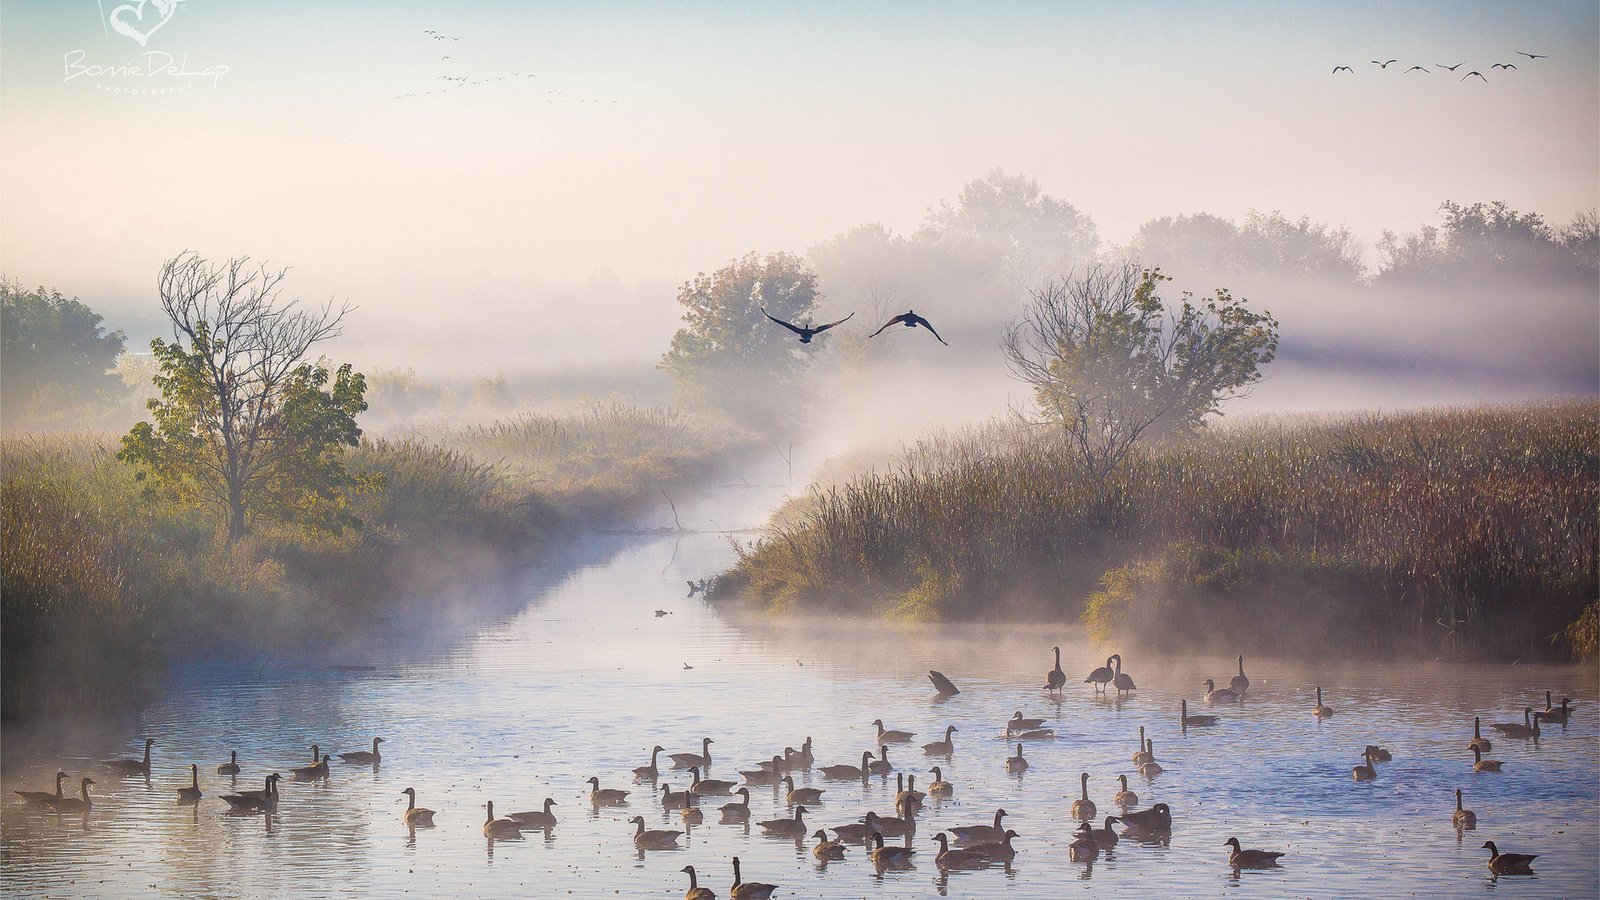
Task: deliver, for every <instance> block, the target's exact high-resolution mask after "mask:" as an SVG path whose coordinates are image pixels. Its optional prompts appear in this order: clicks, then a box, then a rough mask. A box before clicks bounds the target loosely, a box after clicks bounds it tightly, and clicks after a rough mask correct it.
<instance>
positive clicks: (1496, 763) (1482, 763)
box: [1472, 747, 1500, 772]
mask: <svg viewBox="0 0 1600 900" xmlns="http://www.w3.org/2000/svg"><path fill="white" fill-rule="evenodd" d="M1472 771H1474V772H1498V771H1500V760H1498V759H1484V758H1483V751H1482V750H1479V749H1478V748H1477V747H1473V748H1472Z"/></svg>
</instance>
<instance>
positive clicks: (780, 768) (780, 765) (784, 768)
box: [756, 747, 800, 772]
mask: <svg viewBox="0 0 1600 900" xmlns="http://www.w3.org/2000/svg"><path fill="white" fill-rule="evenodd" d="M799 763H800V751H798V750H796V749H794V748H793V747H785V748H783V755H782V756H774V757H773V758H771V759H768V760H763V761H762V762H758V763H756V768H758V769H770V770H771V771H774V772H792V771H794V770H795V769H798V768H799V767H800V765H799Z"/></svg>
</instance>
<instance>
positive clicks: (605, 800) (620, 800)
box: [589, 777, 632, 806]
mask: <svg viewBox="0 0 1600 900" xmlns="http://www.w3.org/2000/svg"><path fill="white" fill-rule="evenodd" d="M630 793H632V792H631V791H619V790H617V789H616V788H601V787H600V779H599V778H598V777H591V778H590V779H589V801H590V802H591V803H593V804H594V805H595V806H621V805H623V804H624V803H627V802H628V794H630Z"/></svg>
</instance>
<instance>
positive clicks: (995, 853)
mask: <svg viewBox="0 0 1600 900" xmlns="http://www.w3.org/2000/svg"><path fill="white" fill-rule="evenodd" d="M1014 837H1021V835H1019V834H1017V833H1016V832H1015V831H1012V830H1011V829H1009V828H1007V829H1006V833H1005V836H1004V837H1002V838H1001V839H1000V840H998V841H989V842H986V843H982V844H972V845H970V846H969V847H967V850H968V851H970V852H972V853H977V854H980V855H982V856H986V857H988V858H989V859H998V860H1004V861H1007V862H1009V861H1011V860H1013V859H1016V858H1017V850H1016V848H1015V847H1012V846H1011V839H1012V838H1014Z"/></svg>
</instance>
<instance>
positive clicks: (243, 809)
mask: <svg viewBox="0 0 1600 900" xmlns="http://www.w3.org/2000/svg"><path fill="white" fill-rule="evenodd" d="M281 777H282V776H281V775H279V774H278V773H277V772H273V773H272V774H271V775H268V776H267V777H266V778H265V779H264V780H265V781H266V783H267V786H266V787H265V788H264V789H262V790H259V791H240V792H239V793H237V794H223V795H222V799H223V802H225V803H227V804H228V812H236V813H254V812H261V811H262V810H269V809H271V808H272V807H274V806H276V805H277V802H278V779H279V778H281Z"/></svg>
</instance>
